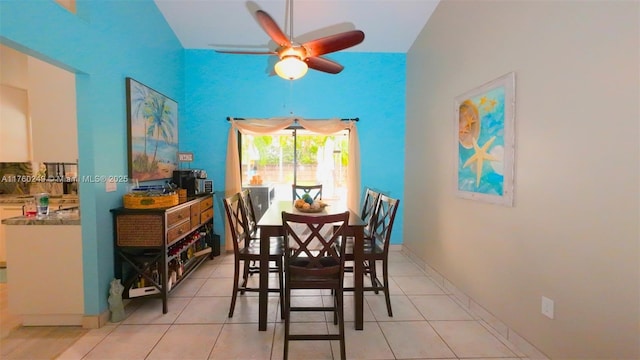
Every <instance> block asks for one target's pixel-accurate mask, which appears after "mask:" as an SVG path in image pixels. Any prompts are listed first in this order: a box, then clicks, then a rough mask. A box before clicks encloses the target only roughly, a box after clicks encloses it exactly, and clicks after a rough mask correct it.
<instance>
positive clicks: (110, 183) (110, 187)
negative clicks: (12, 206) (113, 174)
mask: <svg viewBox="0 0 640 360" xmlns="http://www.w3.org/2000/svg"><path fill="white" fill-rule="evenodd" d="M105 188H106V190H107V192H114V191H116V190H117V189H118V184H117V183H116V181H115V180H114V179H109V180H107V182H106V183H105Z"/></svg>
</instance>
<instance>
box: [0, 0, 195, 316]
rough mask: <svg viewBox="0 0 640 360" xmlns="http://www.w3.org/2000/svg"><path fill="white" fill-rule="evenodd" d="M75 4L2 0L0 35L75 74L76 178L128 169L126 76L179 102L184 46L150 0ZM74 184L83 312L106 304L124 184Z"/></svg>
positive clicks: (98, 309) (5, 41)
mask: <svg viewBox="0 0 640 360" xmlns="http://www.w3.org/2000/svg"><path fill="white" fill-rule="evenodd" d="M77 8H78V15H75V14H72V13H69V12H68V11H67V10H65V9H64V8H62V7H61V6H59V5H58V4H57V3H55V2H54V1H53V0H46V1H20V0H2V1H0V42H2V43H3V44H6V45H8V46H11V47H14V48H16V49H18V50H21V51H23V52H25V53H27V54H28V55H30V56H33V57H36V58H40V59H42V60H45V61H48V62H51V63H53V64H54V65H58V66H61V67H63V68H65V69H67V70H69V71H72V72H75V73H76V74H77V75H76V92H77V108H78V112H77V117H78V151H79V166H78V167H79V172H80V177H82V176H89V175H91V176H93V175H107V176H109V175H116V176H118V175H119V176H122V175H127V172H128V165H127V135H126V134H127V119H126V103H125V77H128V76H130V77H133V78H135V79H137V80H138V81H140V82H142V83H144V84H146V85H148V86H150V87H152V88H154V89H156V90H157V91H159V92H161V93H163V94H165V95H167V96H169V97H171V98H173V99H176V100H177V101H178V102H179V103H182V99H183V98H184V96H183V94H184V85H183V81H184V79H183V76H182V74H183V73H182V71H183V69H184V64H183V49H182V47H181V45H180V42H179V41H178V40H177V38H176V37H175V35H174V34H173V32H172V31H171V29H170V28H169V27H168V25H167V24H166V21H165V20H164V18H163V17H162V15H161V13H160V12H159V10H158V9H157V7H156V5H155V3H153V2H152V1H149V0H145V1H126V2H125V1H101V0H92V1H80V2H78V5H77ZM179 110H180V111H181V110H182V109H179ZM60 131H64V129H60ZM51 135H52V136H55V134H51ZM79 185H80V186H79V195H80V199H81V201H80V203H81V205H80V206H81V209H80V210H81V212H82V253H83V270H84V289H85V314H86V315H96V314H99V313H101V312H103V311H105V310H106V309H107V308H108V305H107V296H108V289H109V282H110V281H111V279H112V278H113V230H112V226H113V225H112V218H111V213H110V212H109V209H111V208H115V207H118V206H122V195H123V194H124V193H125V191H126V185H125V184H118V191H117V192H110V193H107V192H106V191H105V184H104V183H80V184H79ZM52 271H55V270H54V269H52Z"/></svg>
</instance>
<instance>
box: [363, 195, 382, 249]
mask: <svg viewBox="0 0 640 360" xmlns="http://www.w3.org/2000/svg"><path fill="white" fill-rule="evenodd" d="M379 198H380V193H379V192H377V191H375V190H373V189H370V188H367V190H366V191H365V193H364V200H363V201H362V209H361V210H360V218H361V219H362V220H363V221H364V222H366V223H367V225H366V226H365V227H364V238H365V240H371V239H372V236H371V233H372V229H373V228H374V224H373V222H374V221H375V219H376V210H377V208H378V200H379Z"/></svg>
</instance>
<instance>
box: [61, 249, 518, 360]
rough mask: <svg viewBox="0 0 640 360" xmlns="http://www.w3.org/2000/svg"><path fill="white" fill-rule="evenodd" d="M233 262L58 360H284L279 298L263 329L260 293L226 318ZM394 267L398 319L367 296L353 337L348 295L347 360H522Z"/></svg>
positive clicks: (324, 345) (307, 347)
mask: <svg viewBox="0 0 640 360" xmlns="http://www.w3.org/2000/svg"><path fill="white" fill-rule="evenodd" d="M232 256H233V255H224V256H221V257H218V258H216V259H215V260H212V261H209V262H207V263H205V264H203V265H202V266H201V267H200V268H199V269H198V270H197V271H196V272H195V273H193V274H192V275H191V276H190V277H189V278H188V279H186V280H185V282H184V283H182V284H181V285H180V286H179V287H178V288H176V289H175V290H174V291H173V292H172V293H171V296H170V299H169V304H168V305H169V312H168V313H167V314H162V307H161V301H160V300H158V299H136V300H135V301H132V302H131V303H129V304H128V305H127V308H126V311H127V318H126V319H125V320H123V321H122V322H120V323H114V324H109V325H107V326H104V327H102V328H100V329H95V330H91V331H89V332H88V333H87V334H86V335H84V336H83V337H82V338H80V339H79V340H78V341H77V342H76V343H75V344H73V345H72V346H71V347H70V348H68V349H67V350H66V351H65V352H63V353H62V355H60V356H59V357H58V359H127V360H130V359H172V360H174V359H180V360H182V359H282V353H283V332H284V323H283V322H282V321H281V320H280V312H279V306H278V304H279V303H278V301H279V299H278V295H277V294H271V296H270V298H269V300H270V301H269V317H268V326H267V331H258V325H257V321H258V297H257V294H256V293H247V294H246V295H242V296H239V297H238V301H237V305H236V309H235V314H234V316H233V318H228V317H227V314H228V311H229V304H230V299H231V286H232V275H233V257H232ZM380 268H381V267H380ZM389 269H390V274H391V280H390V281H391V293H392V295H391V296H392V299H391V302H392V307H393V315H394V316H393V317H388V316H387V312H386V306H385V301H384V295H382V293H380V295H375V294H374V293H369V292H367V293H365V304H364V321H365V323H364V330H362V331H356V330H354V324H353V319H354V316H353V296H352V295H347V296H346V297H345V319H346V346H347V349H346V351H347V358H349V359H467V358H473V359H502V360H508V359H522V358H525V355H524V354H523V353H522V352H520V351H519V350H518V349H517V348H516V347H515V346H513V345H512V344H510V343H509V342H508V341H507V340H506V339H504V338H503V337H501V336H500V335H499V334H497V333H496V332H495V331H493V330H492V329H491V328H490V327H489V326H488V325H487V324H486V323H484V322H483V321H481V320H479V319H477V318H476V317H474V315H473V314H470V313H469V312H467V311H466V310H465V309H464V308H463V307H461V306H460V305H459V304H458V303H457V302H456V300H455V299H454V298H453V296H452V295H451V294H448V293H446V292H445V291H444V290H443V289H442V288H440V287H439V286H438V285H437V284H436V283H434V282H433V281H432V280H431V279H430V278H429V277H428V276H427V275H426V274H425V273H424V272H423V271H421V270H420V269H419V268H418V267H417V266H415V265H414V264H413V263H412V262H411V261H410V260H409V258H408V257H406V256H404V255H403V254H402V253H400V252H397V251H393V252H391V254H390V265H389ZM273 280H274V281H275V280H276V279H273ZM350 280H352V279H347V280H346V281H347V282H348V281H350ZM252 281H257V277H255V279H254V278H252ZM365 281H368V279H365ZM327 295H328V294H321V293H314V292H305V293H299V294H296V296H295V298H294V300H293V301H296V303H309V304H312V303H316V304H318V303H321V302H329V301H331V299H330V296H327ZM292 322H295V323H294V324H292V332H296V331H300V332H302V331H314V332H315V331H321V332H327V331H331V332H334V331H336V329H337V328H336V327H335V326H334V325H333V322H332V315H331V314H329V313H327V314H326V317H325V314H322V313H320V314H308V313H294V314H293V318H292ZM338 358H339V345H338V342H337V341H332V342H329V341H308V342H300V341H297V342H292V343H290V359H305V360H311V359H338Z"/></svg>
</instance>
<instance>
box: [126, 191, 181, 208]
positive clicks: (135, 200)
mask: <svg viewBox="0 0 640 360" xmlns="http://www.w3.org/2000/svg"><path fill="white" fill-rule="evenodd" d="M122 202H123V204H124V207H125V208H126V209H158V208H166V207H171V206H174V205H178V204H179V203H180V198H179V197H178V194H176V193H173V194H163V195H156V196H140V195H133V194H125V195H124V196H123V197H122Z"/></svg>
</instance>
